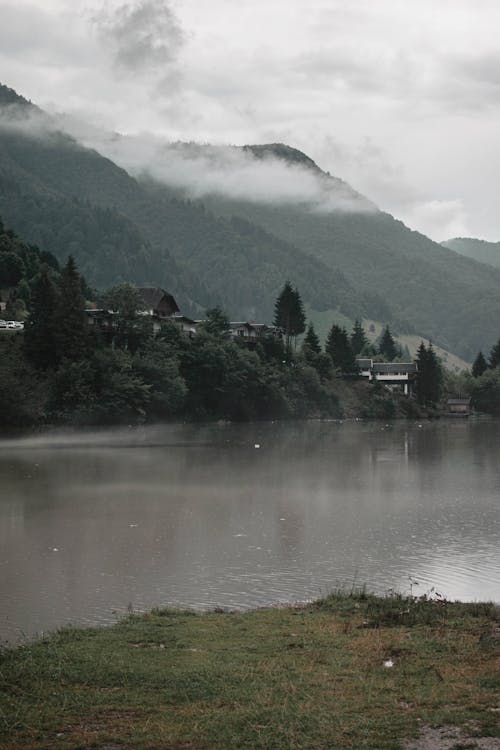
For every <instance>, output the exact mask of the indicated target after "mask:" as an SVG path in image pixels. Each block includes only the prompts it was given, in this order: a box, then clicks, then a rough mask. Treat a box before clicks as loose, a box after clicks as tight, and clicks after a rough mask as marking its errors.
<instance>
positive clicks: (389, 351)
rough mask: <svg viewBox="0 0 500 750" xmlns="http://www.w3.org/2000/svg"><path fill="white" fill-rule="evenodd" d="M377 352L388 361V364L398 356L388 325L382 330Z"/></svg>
mask: <svg viewBox="0 0 500 750" xmlns="http://www.w3.org/2000/svg"><path fill="white" fill-rule="evenodd" d="M378 351H379V354H381V355H382V356H383V357H385V358H386V359H388V360H389V362H392V360H393V359H395V358H396V357H397V356H398V354H399V352H398V349H397V347H396V342H395V341H394V338H393V336H392V333H391V331H390V328H389V326H388V325H387V326H386V327H385V328H384V330H383V332H382V336H381V337H380V343H379V345H378Z"/></svg>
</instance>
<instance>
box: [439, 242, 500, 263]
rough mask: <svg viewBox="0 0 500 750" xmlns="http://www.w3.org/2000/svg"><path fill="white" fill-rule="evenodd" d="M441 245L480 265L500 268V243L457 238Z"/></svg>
mask: <svg viewBox="0 0 500 750" xmlns="http://www.w3.org/2000/svg"><path fill="white" fill-rule="evenodd" d="M441 244H442V245H443V246H444V247H447V248H449V249H450V250H454V251H455V252H456V253H460V255H465V256H466V257H467V258H472V259H473V260H477V261H479V263H487V264H488V265H490V266H494V268H500V242H486V240H476V239H473V238H472V237H456V238H455V239H453V240H446V242H442V243H441Z"/></svg>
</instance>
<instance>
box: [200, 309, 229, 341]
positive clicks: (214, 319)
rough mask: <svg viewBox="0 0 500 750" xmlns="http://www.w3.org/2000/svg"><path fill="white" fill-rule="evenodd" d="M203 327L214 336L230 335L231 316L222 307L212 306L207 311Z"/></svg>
mask: <svg viewBox="0 0 500 750" xmlns="http://www.w3.org/2000/svg"><path fill="white" fill-rule="evenodd" d="M203 328H204V329H205V330H206V332H207V333H210V334H211V335H212V336H222V337H227V336H229V330H230V327H229V318H228V317H227V315H226V313H225V312H224V311H223V310H222V309H221V308H220V307H212V308H211V309H210V310H207V312H206V318H205V321H204V323H203Z"/></svg>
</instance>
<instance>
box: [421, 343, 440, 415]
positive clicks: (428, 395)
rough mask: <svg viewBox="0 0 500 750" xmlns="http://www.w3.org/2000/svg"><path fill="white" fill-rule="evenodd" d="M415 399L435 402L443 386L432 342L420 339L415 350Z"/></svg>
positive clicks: (430, 402)
mask: <svg viewBox="0 0 500 750" xmlns="http://www.w3.org/2000/svg"><path fill="white" fill-rule="evenodd" d="M417 368H418V374H417V399H418V401H419V403H421V404H437V402H438V401H439V398H440V396H441V391H442V387H443V371H442V368H441V365H440V363H439V360H438V358H437V357H436V354H435V352H434V349H433V347H432V344H429V345H428V346H427V348H426V347H425V344H424V342H423V341H422V342H421V344H420V346H419V347H418V352H417Z"/></svg>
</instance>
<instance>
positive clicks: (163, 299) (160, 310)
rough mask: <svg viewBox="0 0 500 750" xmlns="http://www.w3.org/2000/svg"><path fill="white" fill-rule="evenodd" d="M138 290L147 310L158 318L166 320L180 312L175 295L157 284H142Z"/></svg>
mask: <svg viewBox="0 0 500 750" xmlns="http://www.w3.org/2000/svg"><path fill="white" fill-rule="evenodd" d="M137 291H138V292H139V293H140V295H141V297H142V301H143V303H144V308H145V312H146V313H147V314H148V315H151V317H153V318H157V319H158V320H165V319H166V318H170V317H172V315H175V313H178V312H180V311H179V306H178V304H177V302H176V301H175V299H174V297H173V295H171V294H169V293H168V292H166V291H165V290H164V289H160V288H159V287H156V286H140V287H137Z"/></svg>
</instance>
